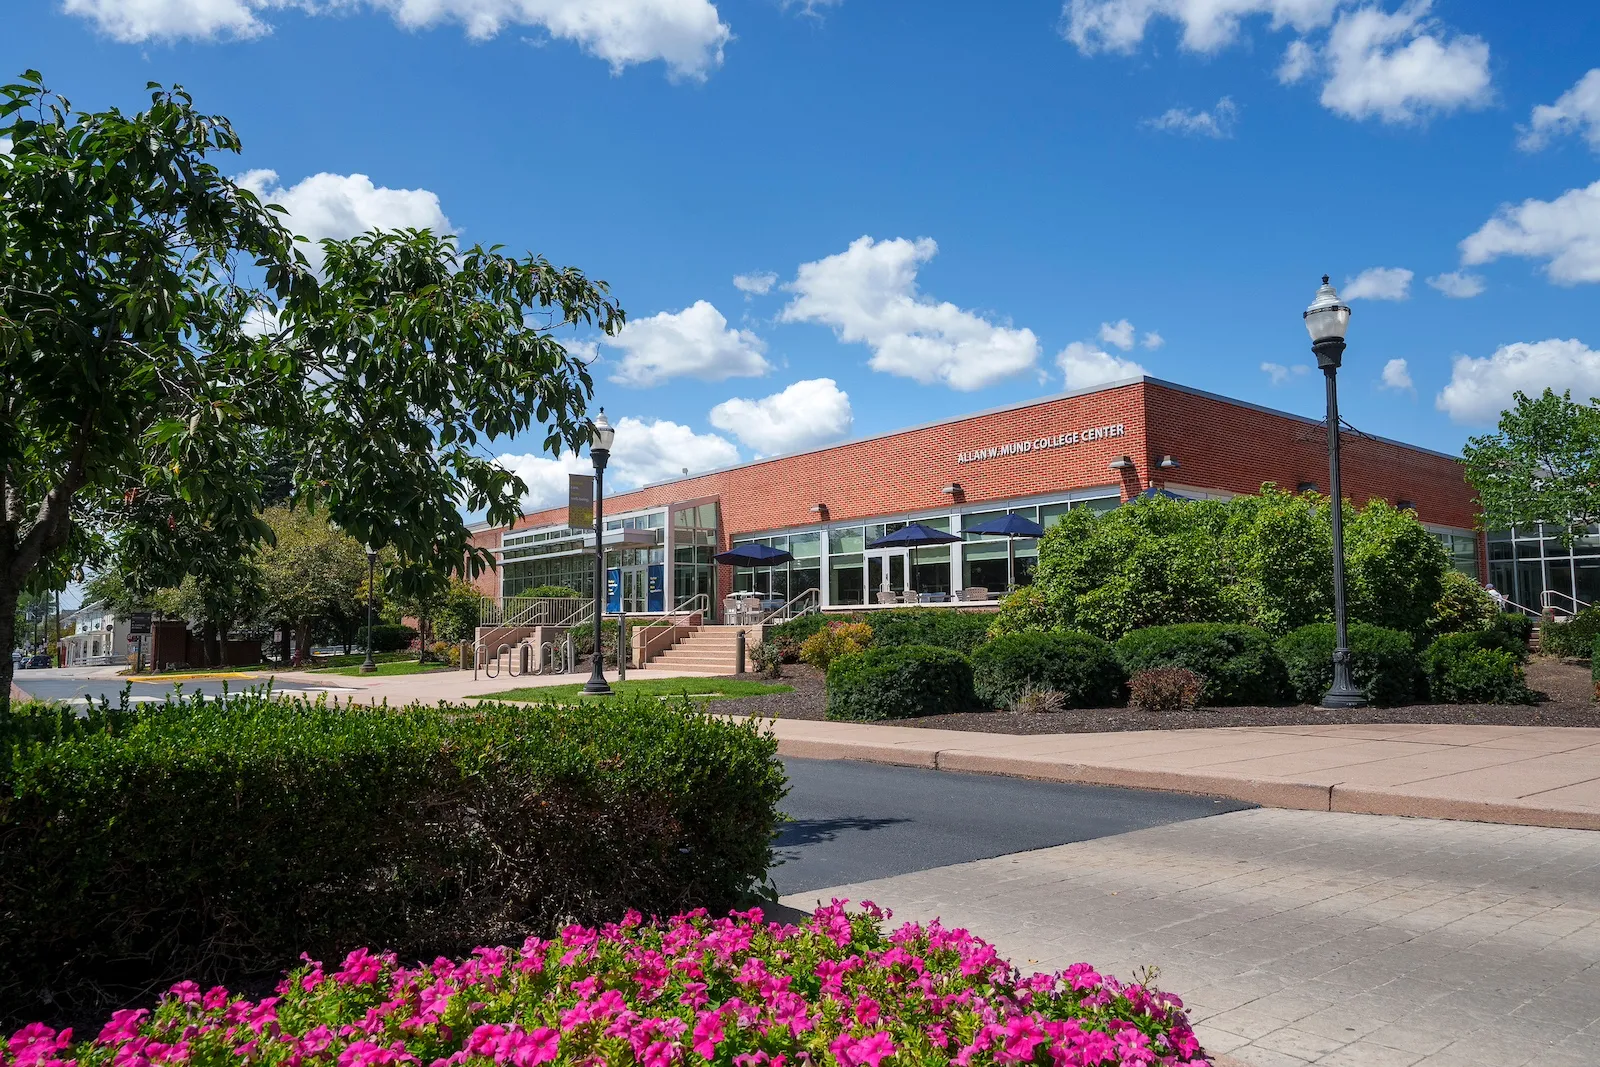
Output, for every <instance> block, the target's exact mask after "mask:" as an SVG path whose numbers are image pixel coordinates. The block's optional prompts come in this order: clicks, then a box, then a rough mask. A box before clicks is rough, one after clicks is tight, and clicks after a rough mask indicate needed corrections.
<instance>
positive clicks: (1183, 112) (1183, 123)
mask: <svg viewBox="0 0 1600 1067" xmlns="http://www.w3.org/2000/svg"><path fill="white" fill-rule="evenodd" d="M1238 119H1239V107H1238V105H1237V104H1235V103H1234V102H1233V98H1232V97H1230V96H1225V97H1223V98H1222V99H1221V100H1218V101H1217V106H1216V107H1214V108H1212V109H1211V110H1210V111H1191V110H1190V109H1189V108H1185V107H1174V108H1168V109H1167V110H1166V111H1165V112H1163V113H1162V114H1160V115H1158V116H1156V117H1155V118H1153V119H1146V120H1145V122H1144V124H1145V125H1146V126H1149V127H1150V128H1151V129H1154V130H1165V131H1167V132H1169V133H1182V134H1188V135H1189V136H1191V137H1212V138H1216V139H1218V140H1221V139H1223V138H1227V137H1232V136H1233V127H1234V124H1235V123H1236V122H1237V121H1238Z"/></svg>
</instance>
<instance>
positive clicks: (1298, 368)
mask: <svg viewBox="0 0 1600 1067" xmlns="http://www.w3.org/2000/svg"><path fill="white" fill-rule="evenodd" d="M1261 370H1262V372H1263V373H1265V374H1266V376H1267V377H1268V379H1270V380H1271V382H1272V384H1273V385H1282V384H1283V383H1284V382H1287V381H1288V380H1289V379H1290V378H1291V377H1295V378H1298V377H1300V376H1301V375H1305V374H1310V373H1311V368H1310V367H1308V366H1306V365H1305V364H1304V363H1296V364H1295V365H1294V366H1292V367H1286V366H1284V365H1283V364H1282V363H1263V364H1261Z"/></svg>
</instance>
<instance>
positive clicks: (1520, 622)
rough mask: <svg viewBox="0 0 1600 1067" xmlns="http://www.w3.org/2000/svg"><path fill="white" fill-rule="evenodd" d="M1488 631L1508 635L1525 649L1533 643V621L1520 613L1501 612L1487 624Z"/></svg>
mask: <svg viewBox="0 0 1600 1067" xmlns="http://www.w3.org/2000/svg"><path fill="white" fill-rule="evenodd" d="M1489 629H1491V630H1498V631H1499V632H1501V633H1506V634H1510V635H1511V636H1512V637H1515V638H1516V639H1517V640H1518V641H1521V642H1522V647H1523V648H1524V649H1526V648H1527V647H1528V645H1529V644H1531V643H1532V642H1533V620H1532V619H1530V618H1529V617H1528V616H1526V615H1524V614H1523V613H1522V612H1520V611H1503V612H1501V613H1500V614H1498V615H1496V616H1495V617H1494V621H1492V622H1491V623H1489Z"/></svg>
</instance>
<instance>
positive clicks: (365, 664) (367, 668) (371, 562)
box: [361, 545, 378, 674]
mask: <svg viewBox="0 0 1600 1067" xmlns="http://www.w3.org/2000/svg"><path fill="white" fill-rule="evenodd" d="M377 569H378V550H377V549H375V548H373V547H372V546H371V545H368V546H367V658H366V659H365V660H363V661H362V663H361V673H362V674H373V673H375V672H376V671H377V669H378V661H377V660H375V659H373V658H372V583H373V580H374V578H375V572H376V571H377Z"/></svg>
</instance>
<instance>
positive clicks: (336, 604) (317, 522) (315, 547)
mask: <svg viewBox="0 0 1600 1067" xmlns="http://www.w3.org/2000/svg"><path fill="white" fill-rule="evenodd" d="M265 518H266V521H267V525H268V526H270V527H271V528H272V540H271V543H270V544H269V545H267V547H265V548H264V549H262V551H261V554H260V563H259V566H260V572H261V592H262V600H261V607H260V611H259V612H258V613H259V614H261V615H263V616H264V617H265V618H266V619H267V620H270V621H272V622H275V623H278V624H281V625H282V627H283V629H284V632H285V634H286V635H287V633H288V632H289V631H290V630H293V632H294V633H295V635H296V636H295V647H296V648H297V649H298V651H299V655H300V657H301V658H304V657H305V656H306V655H307V653H308V650H309V649H310V647H311V628H312V623H313V621H314V620H316V619H318V618H327V619H332V620H335V621H336V622H337V623H338V624H339V625H341V626H348V624H349V623H350V622H351V621H353V620H354V618H355V616H356V614H357V612H358V611H364V610H365V602H364V601H363V600H361V599H360V594H361V592H362V591H363V590H364V589H365V586H366V581H367V554H366V550H365V548H363V547H362V545H361V543H360V542H359V541H357V540H356V539H355V538H353V537H351V536H350V535H349V534H346V533H344V532H343V531H341V530H338V529H336V528H335V527H334V526H333V525H332V524H331V523H330V522H329V521H328V518H327V516H326V515H324V514H322V513H321V512H314V511H311V510H310V509H308V508H295V509H291V508H287V507H275V508H269V509H268V510H267V512H266V515H265ZM342 632H346V633H347V632H348V630H347V629H345V630H342Z"/></svg>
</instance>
